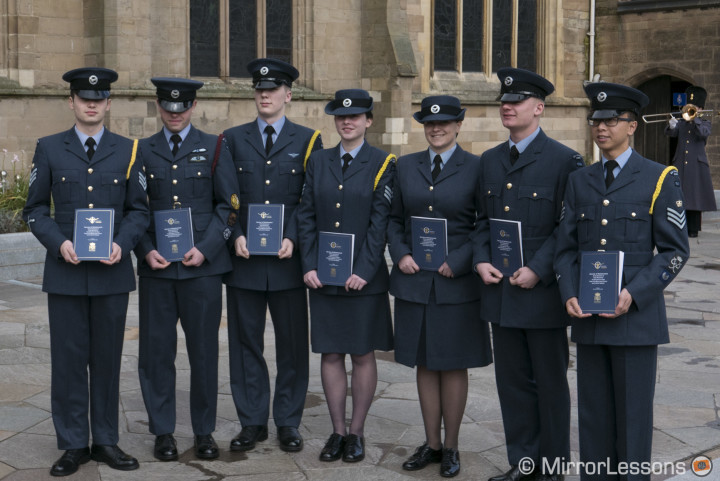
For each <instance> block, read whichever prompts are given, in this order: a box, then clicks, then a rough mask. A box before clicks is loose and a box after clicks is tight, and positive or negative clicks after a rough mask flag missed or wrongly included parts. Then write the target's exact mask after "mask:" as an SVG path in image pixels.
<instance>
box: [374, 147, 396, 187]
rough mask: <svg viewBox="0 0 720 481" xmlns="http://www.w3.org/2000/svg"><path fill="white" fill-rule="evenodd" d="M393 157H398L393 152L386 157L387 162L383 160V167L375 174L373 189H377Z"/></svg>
mask: <svg viewBox="0 0 720 481" xmlns="http://www.w3.org/2000/svg"><path fill="white" fill-rule="evenodd" d="M393 159H397V157H395V155H393V154H389V155H388V156H387V157H385V162H383V165H382V167H380V170H379V171H378V173H377V175H376V176H375V185H373V191H375V189H377V185H378V183H379V182H380V178H381V177H382V175H383V174H384V173H385V169H387V166H388V164H389V163H390V161H391V160H393Z"/></svg>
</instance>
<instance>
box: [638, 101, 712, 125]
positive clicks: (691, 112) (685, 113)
mask: <svg viewBox="0 0 720 481" xmlns="http://www.w3.org/2000/svg"><path fill="white" fill-rule="evenodd" d="M705 116H707V117H710V120H712V116H713V111H712V110H701V109H700V108H698V107H697V106H696V105H693V104H686V105H685V106H684V107H683V108H682V110H681V111H680V112H668V113H665V114H648V115H643V116H642V119H643V122H645V123H646V124H654V123H657V122H667V121H668V120H670V119H671V118H680V117H682V118H683V119H684V120H686V121H688V122H690V121H691V120H693V119H694V118H695V117H705Z"/></svg>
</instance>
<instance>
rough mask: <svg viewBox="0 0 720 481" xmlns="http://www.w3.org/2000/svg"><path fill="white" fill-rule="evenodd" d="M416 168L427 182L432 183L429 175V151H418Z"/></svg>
mask: <svg viewBox="0 0 720 481" xmlns="http://www.w3.org/2000/svg"><path fill="white" fill-rule="evenodd" d="M417 169H418V171H420V175H421V176H422V177H423V178H424V179H425V180H426V181H427V183H428V184H430V185H432V183H433V181H432V177H431V176H430V172H431V170H432V168H431V167H430V152H429V151H427V150H424V151H422V152H419V153H418V162H417Z"/></svg>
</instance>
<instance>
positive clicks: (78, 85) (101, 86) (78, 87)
mask: <svg viewBox="0 0 720 481" xmlns="http://www.w3.org/2000/svg"><path fill="white" fill-rule="evenodd" d="M62 79H63V80H64V81H66V82H70V90H75V91H76V92H77V95H78V97H80V98H83V99H88V100H101V99H106V98H108V97H110V84H111V83H113V82H114V81H116V80H117V79H118V74H117V72H116V71H114V70H110V69H109V68H102V67H82V68H76V69H74V70H70V71H69V72H65V73H64V74H63V76H62Z"/></svg>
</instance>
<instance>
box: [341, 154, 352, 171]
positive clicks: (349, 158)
mask: <svg viewBox="0 0 720 481" xmlns="http://www.w3.org/2000/svg"><path fill="white" fill-rule="evenodd" d="M352 159H353V157H352V155H350V154H348V153H347V152H345V153H344V154H343V156H342V160H343V165H342V171H343V174H344V173H345V171H346V170H347V168H348V166H349V165H350V162H352Z"/></svg>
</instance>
